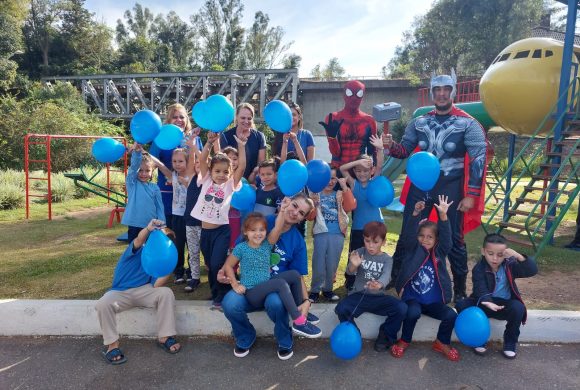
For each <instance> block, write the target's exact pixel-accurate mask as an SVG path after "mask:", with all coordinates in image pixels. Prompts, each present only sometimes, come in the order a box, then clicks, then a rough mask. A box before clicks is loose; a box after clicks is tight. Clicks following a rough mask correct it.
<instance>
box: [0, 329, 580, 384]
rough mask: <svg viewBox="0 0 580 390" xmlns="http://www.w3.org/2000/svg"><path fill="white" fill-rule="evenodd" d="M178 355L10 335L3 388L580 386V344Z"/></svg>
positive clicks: (212, 343) (227, 343)
mask: <svg viewBox="0 0 580 390" xmlns="http://www.w3.org/2000/svg"><path fill="white" fill-rule="evenodd" d="M184 341H185V344H184V349H183V350H182V352H181V353H179V354H177V355H169V354H167V353H165V352H163V351H162V350H161V349H160V348H157V347H156V346H155V344H154V341H153V340H149V339H132V340H123V347H124V351H125V353H126V355H127V358H128V362H127V363H126V364H124V365H121V366H116V367H113V366H109V365H108V364H106V363H105V362H104V361H103V360H102V358H101V356H100V354H99V348H100V338H70V337H68V338H47V337H41V338H29V337H0V351H2V352H1V353H0V389H2V390H6V389H120V388H124V389H132V388H134V389H139V388H143V389H193V388H195V389H213V390H215V389H320V390H322V389H332V390H336V389H347V388H348V389H365V390H366V389H386V388H394V389H461V390H469V389H527V390H529V389H579V388H580V345H578V344H564V345H522V346H520V349H519V356H518V358H517V359H516V360H513V361H510V360H506V359H504V358H503V357H502V356H501V355H500V353H499V352H498V348H499V347H500V345H495V344H494V345H493V349H494V351H493V352H491V351H490V352H491V353H489V355H488V356H486V357H479V356H476V355H474V354H473V353H471V351H469V350H468V349H467V348H465V347H463V346H460V347H459V349H460V352H461V353H462V360H461V362H459V363H452V362H449V361H447V360H445V359H443V358H442V357H441V356H439V355H438V354H436V353H435V352H432V351H431V350H430V348H429V347H430V344H426V343H417V344H413V345H412V346H411V348H410V349H409V350H408V351H407V354H406V355H405V357H404V358H403V359H400V360H397V359H394V358H393V357H391V356H390V355H388V354H379V353H377V352H375V351H374V350H373V349H372V342H365V345H364V347H363V352H362V354H361V355H360V356H359V357H358V358H357V359H356V360H354V361H350V362H345V361H341V360H339V359H337V358H335V357H334V356H333V355H332V353H331V351H330V347H329V344H328V340H298V341H297V343H296V345H295V349H294V351H295V352H294V356H293V357H292V358H291V359H290V360H287V361H281V360H279V359H278V358H277V357H276V349H275V343H274V340H273V339H270V338H261V339H258V341H257V343H256V345H255V346H254V347H253V348H252V350H251V352H250V354H249V355H248V356H247V357H245V358H243V359H239V358H236V357H234V356H233V353H232V349H233V345H232V341H231V339H230V338H190V339H186V340H184Z"/></svg>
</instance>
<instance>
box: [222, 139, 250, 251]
mask: <svg viewBox="0 0 580 390" xmlns="http://www.w3.org/2000/svg"><path fill="white" fill-rule="evenodd" d="M222 153H224V154H225V155H226V156H228V158H229V159H230V161H231V162H232V170H233V171H234V172H235V170H236V169H238V150H237V149H236V148H234V147H232V146H228V147H226V148H224V150H222ZM244 181H246V179H245V178H244V177H242V182H244ZM228 220H229V222H230V230H231V234H230V247H229V249H230V250H232V249H234V247H235V246H236V241H237V239H238V237H239V236H240V233H241V231H242V226H241V225H242V213H241V212H240V210H238V209H235V208H233V207H230V211H229V212H228Z"/></svg>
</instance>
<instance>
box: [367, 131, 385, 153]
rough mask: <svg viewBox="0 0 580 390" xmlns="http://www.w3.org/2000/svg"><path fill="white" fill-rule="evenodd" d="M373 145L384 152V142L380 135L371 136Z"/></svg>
mask: <svg viewBox="0 0 580 390" xmlns="http://www.w3.org/2000/svg"><path fill="white" fill-rule="evenodd" d="M369 141H370V142H371V145H373V146H374V147H375V149H377V150H383V148H384V147H383V141H382V139H381V138H380V137H379V136H378V135H371V136H370V138H369Z"/></svg>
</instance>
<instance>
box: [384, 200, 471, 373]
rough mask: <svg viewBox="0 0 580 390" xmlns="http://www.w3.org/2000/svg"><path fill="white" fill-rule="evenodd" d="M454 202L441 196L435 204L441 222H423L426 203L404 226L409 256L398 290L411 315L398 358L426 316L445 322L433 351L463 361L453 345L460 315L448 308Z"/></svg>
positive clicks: (395, 353) (396, 350) (420, 204)
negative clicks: (451, 208)
mask: <svg viewBox="0 0 580 390" xmlns="http://www.w3.org/2000/svg"><path fill="white" fill-rule="evenodd" d="M452 203H453V202H450V203H448V198H447V196H442V195H439V204H435V205H434V206H435V208H436V209H437V211H438V212H439V222H438V223H437V224H435V223H434V222H429V221H427V222H423V223H420V222H419V219H420V218H421V217H420V214H421V211H423V210H424V209H425V202H423V201H419V202H417V203H416V204H415V209H414V210H413V214H412V216H411V218H409V221H408V223H407V225H406V226H403V230H402V233H401V238H400V240H401V242H402V244H403V246H404V249H405V254H406V256H405V258H404V259H403V263H402V266H401V272H400V273H399V275H398V277H397V281H396V283H395V288H396V289H397V293H399V294H400V293H401V290H404V291H403V296H402V298H401V299H402V300H403V302H405V303H406V304H407V316H406V318H405V320H404V321H403V330H402V334H401V339H400V340H399V341H397V343H396V344H395V345H393V347H392V348H391V354H392V355H393V356H394V357H396V358H400V357H403V355H404V353H405V350H406V349H407V347H408V346H409V343H410V342H411V339H412V338H413V331H414V330H415V325H416V324H417V321H418V320H419V317H421V314H426V315H428V316H429V317H432V318H435V319H436V320H440V321H441V324H439V331H438V332H437V339H436V340H435V341H434V342H433V346H432V348H433V350H434V351H437V352H440V353H442V354H443V355H445V357H447V359H449V360H451V361H454V362H456V361H458V360H459V352H458V351H457V350H456V349H455V348H452V347H451V345H450V344H451V333H452V332H453V327H454V326H455V319H456V318H457V313H455V311H454V310H453V309H452V308H450V307H449V306H447V303H449V302H450V301H451V279H450V278H449V274H448V273H447V267H446V264H445V262H446V260H445V259H446V257H447V254H448V253H449V251H450V250H451V246H452V242H451V227H450V226H449V221H448V220H447V210H448V209H449V206H450V205H451V204H452ZM417 227H418V231H417Z"/></svg>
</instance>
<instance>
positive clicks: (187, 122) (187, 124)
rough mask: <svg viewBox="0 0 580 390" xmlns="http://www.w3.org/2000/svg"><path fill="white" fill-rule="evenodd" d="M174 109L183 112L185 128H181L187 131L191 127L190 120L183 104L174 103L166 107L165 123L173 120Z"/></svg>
mask: <svg viewBox="0 0 580 390" xmlns="http://www.w3.org/2000/svg"><path fill="white" fill-rule="evenodd" d="M176 111H183V112H184V113H185V129H183V131H184V132H185V133H189V132H190V131H191V128H192V125H191V120H190V119H189V114H188V113H187V110H186V109H185V107H184V106H183V104H179V103H175V104H172V105H170V106H169V107H167V115H165V123H171V121H172V120H173V114H175V112H176Z"/></svg>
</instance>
